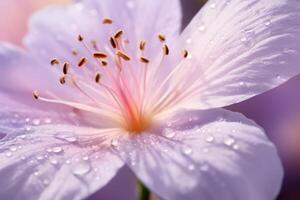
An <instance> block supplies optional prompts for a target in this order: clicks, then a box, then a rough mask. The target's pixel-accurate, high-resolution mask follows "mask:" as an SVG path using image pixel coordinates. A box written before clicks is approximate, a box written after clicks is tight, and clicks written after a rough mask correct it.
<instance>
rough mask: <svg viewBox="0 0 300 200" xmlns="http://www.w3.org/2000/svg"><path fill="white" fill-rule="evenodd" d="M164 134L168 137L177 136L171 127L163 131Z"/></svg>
mask: <svg viewBox="0 0 300 200" xmlns="http://www.w3.org/2000/svg"><path fill="white" fill-rule="evenodd" d="M162 135H163V136H165V137H166V138H173V137H174V136H175V131H174V130H172V129H169V128H166V129H165V130H164V131H163V133H162Z"/></svg>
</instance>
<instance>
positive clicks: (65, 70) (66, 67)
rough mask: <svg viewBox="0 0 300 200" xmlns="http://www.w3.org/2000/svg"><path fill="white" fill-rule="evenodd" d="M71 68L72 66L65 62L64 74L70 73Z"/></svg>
mask: <svg viewBox="0 0 300 200" xmlns="http://www.w3.org/2000/svg"><path fill="white" fill-rule="evenodd" d="M69 67H70V64H69V63H68V62H65V63H64V65H63V73H64V74H67V73H68V71H69Z"/></svg>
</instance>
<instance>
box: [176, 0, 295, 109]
mask: <svg viewBox="0 0 300 200" xmlns="http://www.w3.org/2000/svg"><path fill="white" fill-rule="evenodd" d="M299 13H300V4H299V1H297V0H275V1H269V0H248V1H239V0H231V1H226V0H222V1H216V0H212V1H209V2H208V3H207V4H206V5H205V6H204V7H203V9H202V10H201V11H200V12H199V13H198V14H197V15H196V16H195V18H194V19H193V20H192V22H191V23H190V25H188V27H187V28H186V30H185V31H184V32H183V34H182V36H181V43H180V45H181V46H182V45H183V46H185V48H186V49H187V50H188V51H189V52H190V58H191V59H190V61H187V62H186V65H185V67H184V68H183V69H182V70H181V72H180V73H178V74H177V76H176V77H175V78H174V79H175V80H176V81H178V80H179V81H181V82H186V83H187V85H189V86H190V87H189V88H193V89H191V91H193V92H191V93H193V94H194V95H195V96H196V99H197V102H196V103H195V105H192V106H196V107H201V109H203V108H211V107H222V106H225V105H230V104H233V103H237V102H240V101H243V100H245V99H248V98H250V97H252V96H255V95H257V94H260V93H262V92H265V91H267V90H269V89H271V88H274V87H276V86H278V85H279V84H281V83H283V82H285V81H287V80H288V79H289V78H291V77H293V76H295V75H297V74H298V73H299V72H300V67H299V56H300V45H299V44H300V38H299V34H300V14H299Z"/></svg>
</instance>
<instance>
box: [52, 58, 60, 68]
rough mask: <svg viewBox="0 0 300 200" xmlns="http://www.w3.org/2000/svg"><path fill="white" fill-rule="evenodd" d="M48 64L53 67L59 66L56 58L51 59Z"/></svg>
mask: <svg viewBox="0 0 300 200" xmlns="http://www.w3.org/2000/svg"><path fill="white" fill-rule="evenodd" d="M50 64H51V65H52V66H53V65H58V64H59V61H58V60H57V59H56V58H54V59H52V60H51V61H50Z"/></svg>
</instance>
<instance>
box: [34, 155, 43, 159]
mask: <svg viewBox="0 0 300 200" xmlns="http://www.w3.org/2000/svg"><path fill="white" fill-rule="evenodd" d="M36 159H37V160H44V156H43V155H37V156H36Z"/></svg>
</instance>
